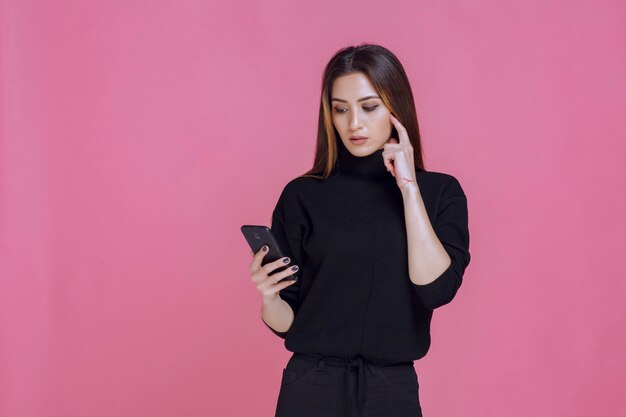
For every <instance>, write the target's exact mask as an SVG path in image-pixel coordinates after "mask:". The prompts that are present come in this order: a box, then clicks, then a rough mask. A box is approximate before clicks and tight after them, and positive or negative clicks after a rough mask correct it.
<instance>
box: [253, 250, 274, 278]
mask: <svg viewBox="0 0 626 417" xmlns="http://www.w3.org/2000/svg"><path fill="white" fill-rule="evenodd" d="M264 249H265V250H264ZM269 252H270V251H269V246H267V245H263V246H262V247H261V249H259V251H258V252H257V253H255V254H254V257H253V259H252V263H251V264H250V272H251V273H254V272H256V271H257V270H258V269H259V268H260V267H261V262H262V261H263V258H264V257H265V255H267V254H268V253H269Z"/></svg>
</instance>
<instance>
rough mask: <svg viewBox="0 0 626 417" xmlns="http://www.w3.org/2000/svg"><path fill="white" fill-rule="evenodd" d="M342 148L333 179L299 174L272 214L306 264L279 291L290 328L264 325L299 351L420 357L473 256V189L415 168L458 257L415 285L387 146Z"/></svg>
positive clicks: (283, 240)
mask: <svg viewBox="0 0 626 417" xmlns="http://www.w3.org/2000/svg"><path fill="white" fill-rule="evenodd" d="M337 146H338V150H339V154H338V160H337V164H336V166H335V168H334V170H333V172H332V173H331V176H330V177H329V178H327V179H325V180H320V179H316V178H311V177H297V178H295V179H292V180H291V181H290V182H289V183H287V185H286V186H285V187H284V189H283V191H282V193H281V195H280V197H279V199H278V202H277V204H276V207H275V209H274V211H273V214H272V224H271V229H272V232H273V233H274V234H275V236H276V239H277V240H278V243H279V244H280V245H281V247H282V249H283V251H284V252H285V253H286V255H287V256H289V257H290V258H291V263H290V265H299V266H300V270H299V271H298V272H297V273H296V275H297V276H298V278H299V279H298V281H297V282H296V283H294V284H292V285H290V286H288V287H287V288H285V289H283V290H282V291H280V297H281V298H282V299H283V300H285V301H286V302H287V303H288V304H289V305H290V306H291V308H292V310H293V312H294V321H293V323H292V325H291V327H290V328H289V330H288V331H286V332H277V331H276V330H274V329H273V328H271V327H269V325H267V323H265V322H264V323H265V324H266V326H267V327H268V328H269V329H270V330H271V331H272V332H274V333H275V334H276V335H278V336H279V337H281V338H283V339H285V348H286V349H287V350H289V351H291V352H310V353H321V354H324V355H335V356H344V357H348V356H355V355H361V356H362V357H364V358H368V359H372V360H378V361H381V362H402V361H409V360H417V359H419V358H421V357H423V356H424V355H426V352H427V351H428V349H429V346H430V322H431V318H432V314H433V310H434V309H435V308H437V307H440V306H442V305H444V304H447V303H449V302H450V301H451V300H452V299H453V297H454V296H455V294H456V292H457V290H458V288H459V286H460V285H461V281H462V277H463V273H464V271H465V268H466V266H467V265H468V264H469V261H470V253H469V231H468V214H467V200H466V197H465V193H464V192H463V189H462V188H461V185H460V183H459V181H458V180H457V179H456V178H455V177H453V176H452V175H449V174H444V173H439V172H432V171H418V172H416V175H417V184H418V187H419V191H420V194H421V196H422V199H423V200H424V204H425V206H426V210H427V212H428V217H429V219H430V222H431V224H432V225H433V228H434V230H435V232H436V234H437V237H438V238H439V240H440V241H441V243H442V244H443V246H444V248H445V249H446V251H447V253H448V255H450V258H451V260H452V263H451V265H450V266H449V267H448V269H447V270H446V271H444V272H443V273H442V274H441V275H440V276H439V277H437V279H435V281H433V282H431V283H429V284H427V285H416V284H413V282H411V280H410V278H409V267H408V254H407V234H406V223H405V218H404V205H403V199H402V194H401V191H400V188H399V187H398V185H397V184H396V180H395V178H394V177H393V176H392V175H391V173H389V172H388V171H387V168H386V167H385V165H384V164H383V158H382V152H383V149H379V150H377V151H375V152H374V153H373V154H370V155H367V156H364V157H357V156H354V155H352V154H351V153H350V152H349V151H348V150H347V149H346V148H345V146H344V145H343V143H342V142H341V141H337Z"/></svg>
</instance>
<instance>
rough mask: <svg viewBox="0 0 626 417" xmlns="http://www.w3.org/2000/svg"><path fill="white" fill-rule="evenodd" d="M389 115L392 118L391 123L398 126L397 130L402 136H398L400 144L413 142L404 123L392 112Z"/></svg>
mask: <svg viewBox="0 0 626 417" xmlns="http://www.w3.org/2000/svg"><path fill="white" fill-rule="evenodd" d="M389 117H390V118H391V123H393V125H394V126H395V128H396V130H397V131H398V136H400V137H399V138H398V139H399V140H400V144H401V145H409V144H410V143H411V141H409V135H408V133H407V132H406V129H405V128H404V126H403V125H402V123H400V121H399V120H398V119H397V118H396V117H395V116H394V115H393V114H391V113H389Z"/></svg>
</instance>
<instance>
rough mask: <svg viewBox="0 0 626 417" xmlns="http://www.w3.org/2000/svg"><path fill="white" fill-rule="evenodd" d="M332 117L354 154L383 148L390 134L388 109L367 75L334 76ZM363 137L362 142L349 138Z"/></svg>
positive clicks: (367, 152) (369, 152) (365, 154)
mask: <svg viewBox="0 0 626 417" xmlns="http://www.w3.org/2000/svg"><path fill="white" fill-rule="evenodd" d="M331 108H332V118H333V124H334V125H335V129H337V131H338V132H339V136H340V137H341V141H342V142H343V144H344V146H345V147H346V148H347V149H348V150H349V151H350V153H351V154H353V155H355V156H367V155H370V154H372V153H373V152H375V151H376V150H378V149H381V148H382V147H383V146H384V145H385V143H386V142H387V141H388V140H389V137H390V136H391V130H392V127H393V125H392V123H391V120H390V118H389V113H390V112H389V109H388V108H387V106H385V105H384V103H383V101H382V100H381V99H380V98H379V96H378V94H377V93H376V90H375V89H374V87H373V86H372V84H371V83H370V81H369V79H368V78H367V77H366V76H365V74H363V73H361V72H357V73H352V74H348V75H343V76H341V77H338V78H337V79H335V82H334V83H333V85H332V91H331ZM352 136H364V137H367V140H365V141H364V142H362V143H360V142H358V141H353V140H351V139H350V137H352Z"/></svg>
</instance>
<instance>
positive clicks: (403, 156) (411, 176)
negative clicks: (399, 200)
mask: <svg viewBox="0 0 626 417" xmlns="http://www.w3.org/2000/svg"><path fill="white" fill-rule="evenodd" d="M389 117H390V119H391V122H392V123H393V124H394V126H395V128H396V131H397V132H398V135H399V136H400V140H399V141H398V139H397V138H390V139H389V140H388V141H387V143H385V145H383V148H384V151H383V160H384V163H385V166H386V167H387V171H389V172H391V175H393V176H394V177H395V179H396V183H397V184H398V187H400V189H401V190H406V189H407V188H409V187H416V188H417V181H416V176H415V162H414V161H413V145H411V141H409V136H408V134H407V133H406V129H405V128H404V126H402V124H401V123H400V121H398V119H396V118H395V117H394V116H393V115H392V114H391V113H389Z"/></svg>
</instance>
